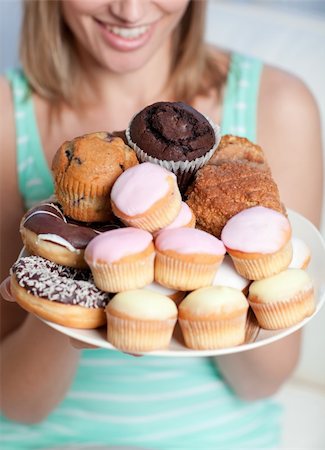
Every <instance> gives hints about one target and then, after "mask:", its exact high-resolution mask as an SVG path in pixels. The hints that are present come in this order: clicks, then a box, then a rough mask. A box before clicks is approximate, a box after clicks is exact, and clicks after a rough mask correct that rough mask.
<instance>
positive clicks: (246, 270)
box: [229, 241, 292, 280]
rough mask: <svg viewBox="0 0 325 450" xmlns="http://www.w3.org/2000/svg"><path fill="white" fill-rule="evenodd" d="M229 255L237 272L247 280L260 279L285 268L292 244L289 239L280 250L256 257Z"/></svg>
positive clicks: (288, 261) (289, 258) (289, 257)
mask: <svg viewBox="0 0 325 450" xmlns="http://www.w3.org/2000/svg"><path fill="white" fill-rule="evenodd" d="M229 255H230V257H231V259H232V261H233V263H234V265H235V268H236V270H237V272H238V273H239V274H240V275H242V276H243V277H244V278H247V279H248V280H262V279H263V278H268V277H270V276H272V275H276V274H277V273H280V272H281V271H282V270H285V269H286V268H287V267H288V266H289V264H290V262H291V259H292V244H291V241H289V242H288V243H287V244H286V245H285V246H284V247H283V248H282V249H281V250H279V251H278V252H276V253H272V254H270V255H261V256H259V257H256V258H238V257H237V256H233V255H232V254H231V251H229Z"/></svg>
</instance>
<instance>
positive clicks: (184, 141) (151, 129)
mask: <svg viewBox="0 0 325 450" xmlns="http://www.w3.org/2000/svg"><path fill="white" fill-rule="evenodd" d="M126 136H127V139H128V144H129V145H130V147H132V148H133V149H134V150H135V152H136V153H137V156H138V159H139V160H140V161H141V162H145V161H149V162H152V163H156V164H160V165H161V166H163V167H165V168H166V169H168V170H170V171H172V172H174V173H175V174H176V175H177V178H178V184H179V186H180V188H181V190H184V188H185V186H186V184H187V183H188V182H189V180H190V178H191V177H192V175H193V174H194V173H195V172H196V170H198V169H199V168H200V167H202V166H203V165H204V164H206V163H207V162H208V160H209V159H210V158H211V156H212V155H213V153H214V151H215V149H216V147H217V146H218V144H219V140H220V136H219V127H218V126H217V125H215V124H213V123H212V122H211V121H210V120H209V119H207V118H206V117H205V116H204V115H202V114H201V113H200V112H199V111H197V110H196V109H194V108H192V107H191V106H189V105H186V104H185V103H181V102H157V103H154V104H152V105H150V106H147V107H146V108H144V109H143V110H142V111H140V112H139V113H138V114H136V116H135V117H134V118H133V119H132V121H131V123H130V125H129V127H128V129H127V130H126Z"/></svg>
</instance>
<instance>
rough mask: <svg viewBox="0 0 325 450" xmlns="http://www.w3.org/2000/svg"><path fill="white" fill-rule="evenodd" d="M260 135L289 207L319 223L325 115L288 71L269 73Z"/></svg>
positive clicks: (265, 78) (261, 98)
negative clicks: (323, 117)
mask: <svg viewBox="0 0 325 450" xmlns="http://www.w3.org/2000/svg"><path fill="white" fill-rule="evenodd" d="M257 131H258V132H257V142H258V144H259V145H261V146H262V148H263V149H264V151H265V153H266V157H267V160H268V162H269V164H270V167H271V169H272V173H273V176H274V178H275V180H276V181H277V183H278V185H279V189H280V193H281V194H282V199H283V201H284V203H285V204H286V205H287V206H288V207H291V208H293V209H295V210H297V211H299V212H301V213H302V214H303V215H305V216H306V217H307V218H309V219H310V220H312V221H313V222H314V223H315V224H318V223H319V218H320V211H321V192H322V166H323V163H322V145H321V126H320V116H319V110H318V106H317V102H316V100H315V98H314V96H313V95H312V93H311V91H310V90H309V88H308V87H307V86H306V84H305V83H304V82H303V81H301V80H300V79H299V78H297V77H296V76H294V75H291V74H289V73H286V72H285V71H281V70H278V69H275V68H272V67H268V66H266V67H265V68H264V70H263V73H262V79H261V88H260V95H259V101H258V118H257ZM302 180H303V182H302Z"/></svg>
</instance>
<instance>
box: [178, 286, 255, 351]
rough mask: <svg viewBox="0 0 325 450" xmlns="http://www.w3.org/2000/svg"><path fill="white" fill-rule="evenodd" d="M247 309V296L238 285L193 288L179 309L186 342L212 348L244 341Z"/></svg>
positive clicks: (180, 322)
mask: <svg viewBox="0 0 325 450" xmlns="http://www.w3.org/2000/svg"><path fill="white" fill-rule="evenodd" d="M247 310H248V302H247V299H246V297H245V296H244V294H243V293H242V292H241V291H240V290H238V289H233V288H230V287H225V286H214V287H205V288H201V289H198V290H196V291H193V292H191V293H190V294H189V295H187V296H186V297H185V299H184V300H183V301H182V302H181V303H180V305H179V309H178V313H179V319H178V320H179V324H180V327H181V329H182V333H183V337H184V340H185V344H186V346H187V347H190V348H193V349H197V350H208V349H218V348H225V347H232V346H235V345H239V344H242V343H243V342H244V340H245V326H246V316H247Z"/></svg>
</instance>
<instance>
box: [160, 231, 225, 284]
mask: <svg viewBox="0 0 325 450" xmlns="http://www.w3.org/2000/svg"><path fill="white" fill-rule="evenodd" d="M155 247H156V260H155V281H156V282H157V283H159V284H162V285H163V286H167V287H169V288H172V289H178V290H180V291H191V290H194V289H198V288H200V287H204V286H210V285H212V282H213V278H214V276H215V273H216V271H217V269H218V267H219V265H220V264H221V263H222V260H223V258H224V255H225V253H226V249H225V246H224V245H223V243H222V242H221V241H220V240H219V239H217V238H216V237H214V236H212V234H209V233H206V232H205V231H201V230H197V229H195V228H185V227H183V228H174V229H171V230H162V231H161V232H160V233H159V234H158V236H157V237H156V239H155Z"/></svg>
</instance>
